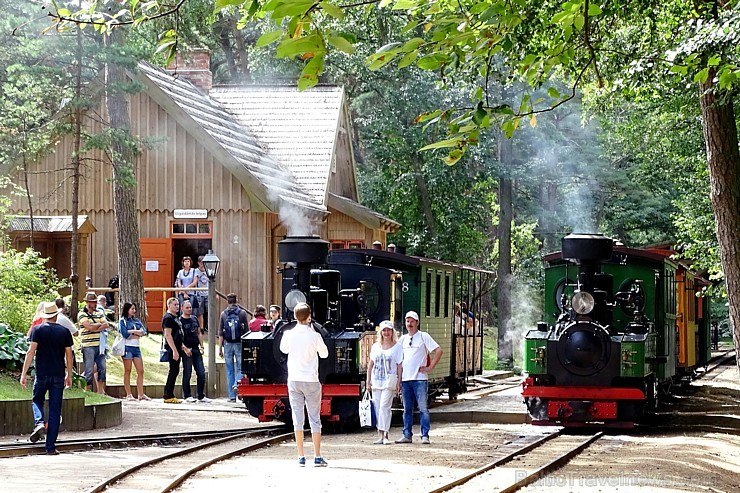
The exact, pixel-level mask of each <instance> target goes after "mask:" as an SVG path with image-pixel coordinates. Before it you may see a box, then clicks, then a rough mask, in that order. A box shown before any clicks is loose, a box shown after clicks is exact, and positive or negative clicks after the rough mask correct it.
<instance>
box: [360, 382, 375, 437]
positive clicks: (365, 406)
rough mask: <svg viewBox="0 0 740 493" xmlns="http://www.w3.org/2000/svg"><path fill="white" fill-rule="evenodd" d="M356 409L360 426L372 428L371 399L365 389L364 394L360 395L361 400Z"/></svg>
mask: <svg viewBox="0 0 740 493" xmlns="http://www.w3.org/2000/svg"><path fill="white" fill-rule="evenodd" d="M358 406H359V407H358V410H359V414H360V426H362V427H363V428H372V426H373V415H372V412H373V411H372V407H373V401H371V400H370V392H368V391H367V390H366V391H365V395H363V396H362V400H361V401H360V402H359V404H358Z"/></svg>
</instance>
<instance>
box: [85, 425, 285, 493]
mask: <svg viewBox="0 0 740 493" xmlns="http://www.w3.org/2000/svg"><path fill="white" fill-rule="evenodd" d="M275 428H276V427H272V429H275ZM278 429H279V428H278ZM264 431H265V430H264V429H261V430H253V431H248V432H243V433H237V434H234V435H231V436H227V437H223V438H218V439H216V440H212V441H210V442H207V443H198V444H195V445H193V446H190V447H187V448H184V449H181V450H176V451H174V452H171V453H168V454H164V455H160V456H158V457H154V458H152V459H148V460H145V461H143V462H140V463H138V464H135V465H133V466H131V467H129V468H127V469H124V470H123V471H120V472H119V473H117V474H115V475H114V476H111V477H109V478H107V479H105V480H103V481H102V482H100V483H99V484H97V485H96V486H94V487H93V488H91V489H90V490H88V491H87V493H100V492H101V491H104V490H106V489H107V488H109V487H111V486H112V485H113V484H115V483H116V482H118V481H120V480H121V479H123V478H125V477H127V476H130V475H132V474H133V473H135V472H137V471H139V470H140V469H143V468H145V467H148V466H152V465H155V464H158V463H160V462H163V461H165V460H168V459H172V458H175V457H181V456H184V455H188V454H191V453H193V452H198V451H200V450H203V449H205V448H208V447H212V446H215V445H220V444H222V443H226V442H229V441H232V440H236V439H239V438H244V437H247V436H250V435H254V434H257V433H263V432H264ZM267 431H269V429H268V430H267ZM286 436H293V434H292V433H291V434H282V435H279V436H278V437H274V438H270V439H267V440H262V441H260V442H257V443H256V444H251V445H250V446H251V447H255V446H256V447H257V448H260V447H263V446H266V445H268V444H270V443H272V442H273V441H274V440H277V439H278V438H280V440H283V439H285V438H284V437H286ZM244 448H247V447H241V449H244ZM239 450H240V449H239Z"/></svg>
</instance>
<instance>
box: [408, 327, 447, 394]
mask: <svg viewBox="0 0 740 493" xmlns="http://www.w3.org/2000/svg"><path fill="white" fill-rule="evenodd" d="M398 343H399V344H400V345H401V347H402V348H403V377H402V379H401V380H402V381H404V382H407V381H409V380H428V379H429V377H428V376H427V374H426V373H420V372H419V368H421V367H422V366H426V364H427V355H428V354H429V353H431V352H432V351H434V350H435V349H437V348H438V347H439V344H437V342H436V341H435V340H434V339H432V336H430V335H429V334H427V333H426V332H422V331H420V330H418V331H416V334H414V335H413V336H411V335H410V334H404V335H402V336H401V339H400V340H399V341H398Z"/></svg>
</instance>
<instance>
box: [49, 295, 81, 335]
mask: <svg viewBox="0 0 740 493" xmlns="http://www.w3.org/2000/svg"><path fill="white" fill-rule="evenodd" d="M54 303H56V305H57V310H59V314H58V315H57V323H58V324H59V325H61V326H62V327H64V328H65V329H67V330H68V331H69V333H70V334H72V335H73V336H76V335H77V334H79V333H80V331H79V329H78V328H77V327H75V324H73V323H72V321H71V320H70V319H69V318H68V317H67V316H66V315H65V314H64V298H57V299H56V300H54Z"/></svg>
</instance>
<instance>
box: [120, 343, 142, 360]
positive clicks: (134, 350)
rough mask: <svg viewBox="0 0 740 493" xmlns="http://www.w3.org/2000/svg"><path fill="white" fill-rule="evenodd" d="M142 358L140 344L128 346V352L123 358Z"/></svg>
mask: <svg viewBox="0 0 740 493" xmlns="http://www.w3.org/2000/svg"><path fill="white" fill-rule="evenodd" d="M134 358H139V359H141V349H140V348H139V347H138V346H126V352H125V353H123V359H134Z"/></svg>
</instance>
